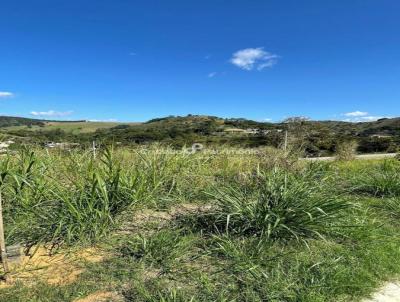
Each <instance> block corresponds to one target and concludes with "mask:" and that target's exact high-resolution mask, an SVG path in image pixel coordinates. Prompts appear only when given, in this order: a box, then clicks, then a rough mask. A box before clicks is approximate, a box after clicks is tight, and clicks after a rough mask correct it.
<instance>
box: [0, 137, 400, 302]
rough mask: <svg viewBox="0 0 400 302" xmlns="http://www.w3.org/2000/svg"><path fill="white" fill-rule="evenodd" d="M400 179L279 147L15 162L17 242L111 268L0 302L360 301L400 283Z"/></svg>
mask: <svg viewBox="0 0 400 302" xmlns="http://www.w3.org/2000/svg"><path fill="white" fill-rule="evenodd" d="M399 171H400V163H399V162H398V161H397V160H396V159H391V160H385V161H345V162H344V161H337V162H331V163H309V162H307V161H298V160H297V159H296V158H295V157H293V156H292V153H290V152H283V151H282V150H276V149H271V148H259V149H250V150H249V149H235V148H217V147H215V148H214V149H205V150H203V151H200V152H191V151H190V150H189V151H187V150H186V149H184V150H178V151H177V150H176V149H174V148H169V147H165V146H161V145H146V146H137V147H135V148H127V147H121V148H117V149H113V148H111V147H110V148H103V149H102V150H97V153H96V154H94V153H93V152H92V150H90V149H88V150H84V151H82V150H71V151H64V150H47V151H45V150H43V149H41V148H32V147H31V148H29V149H22V150H19V151H18V153H10V154H9V155H3V157H2V158H1V162H0V175H1V178H0V180H1V181H0V185H1V186H0V187H1V192H2V196H3V202H4V220H5V226H6V236H7V244H8V245H10V244H13V243H21V244H23V245H24V246H26V247H28V248H30V249H31V251H34V250H35V249H36V248H37V247H39V246H43V245H45V246H47V247H49V248H50V250H51V251H52V252H53V253H65V252H66V251H70V250H71V249H72V250H76V249H78V250H80V249H84V248H86V247H96V249H97V251H98V253H101V254H102V255H104V257H103V258H102V260H101V261H99V262H87V263H85V264H84V270H83V272H82V273H81V274H80V275H79V277H78V279H76V280H72V281H70V282H68V283H57V284H51V283H50V284H49V283H47V282H45V281H43V280H41V279H40V278H39V279H38V280H34V282H32V280H30V281H28V280H26V279H22V280H20V281H19V282H18V283H16V284H15V285H14V286H11V287H6V288H2V289H0V300H1V301H3V300H4V301H11V302H12V301H74V299H77V298H82V297H86V296H88V295H89V294H91V293H95V292H99V291H102V292H104V291H106V292H108V293H112V294H113V295H114V296H113V297H114V298H112V299H111V300H112V301H350V300H358V299H361V297H364V296H366V295H368V294H370V293H371V292H373V291H374V290H375V288H376V287H378V286H379V285H380V283H381V282H383V281H385V280H388V279H390V278H396V277H397V276H398V275H399V274H400V260H399V259H400V241H399V239H398V233H399V231H400V225H399V224H398V218H399V213H400V212H399V201H398V197H399V196H400V189H399V188H400V177H399V175H400V174H399ZM60 270H61V268H60Z"/></svg>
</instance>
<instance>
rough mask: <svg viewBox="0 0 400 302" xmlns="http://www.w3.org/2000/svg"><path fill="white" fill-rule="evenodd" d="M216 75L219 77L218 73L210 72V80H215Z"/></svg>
mask: <svg viewBox="0 0 400 302" xmlns="http://www.w3.org/2000/svg"><path fill="white" fill-rule="evenodd" d="M216 75H217V73H216V72H210V73H209V74H208V77H209V78H213V77H215V76H216Z"/></svg>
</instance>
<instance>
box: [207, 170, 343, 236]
mask: <svg viewBox="0 0 400 302" xmlns="http://www.w3.org/2000/svg"><path fill="white" fill-rule="evenodd" d="M211 194H212V196H213V197H214V198H215V201H216V203H217V209H216V212H215V213H214V214H213V217H214V221H215V222H214V223H215V226H216V227H217V228H218V229H219V230H220V231H221V232H223V231H226V232H228V233H234V234H242V235H255V236H258V237H260V238H267V239H268V238H271V239H293V238H294V239H297V240H299V239H304V238H309V237H314V236H322V235H323V234H325V233H327V232H328V231H329V230H330V227H331V226H332V223H333V222H337V219H338V218H339V217H340V214H341V212H342V210H343V209H345V208H346V207H347V206H348V204H347V202H346V201H344V200H343V198H341V197H340V196H338V195H337V194H335V193H333V192H332V190H331V189H329V183H328V179H327V178H326V177H324V178H321V175H320V174H319V173H318V172H315V171H314V170H311V171H310V170H305V171H303V172H301V173H287V172H285V171H283V170H275V171H273V172H270V173H268V172H263V173H260V174H259V175H257V176H256V177H255V181H254V183H253V184H252V185H249V186H247V187H244V188H243V187H240V186H238V185H233V186H224V187H222V188H219V189H216V191H215V192H213V193H211Z"/></svg>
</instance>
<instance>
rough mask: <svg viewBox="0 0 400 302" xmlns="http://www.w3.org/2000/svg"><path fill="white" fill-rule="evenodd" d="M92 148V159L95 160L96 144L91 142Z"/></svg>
mask: <svg viewBox="0 0 400 302" xmlns="http://www.w3.org/2000/svg"><path fill="white" fill-rule="evenodd" d="M92 148H93V158H94V159H96V142H95V141H93V143H92Z"/></svg>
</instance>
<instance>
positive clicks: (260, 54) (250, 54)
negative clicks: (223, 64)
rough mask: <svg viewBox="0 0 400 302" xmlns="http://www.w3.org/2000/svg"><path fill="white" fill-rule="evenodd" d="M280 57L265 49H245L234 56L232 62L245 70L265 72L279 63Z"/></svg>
mask: <svg viewBox="0 0 400 302" xmlns="http://www.w3.org/2000/svg"><path fill="white" fill-rule="evenodd" d="M278 58H279V56H278V55H275V54H272V53H270V52H268V51H265V50H264V48H263V47H258V48H245V49H241V50H238V51H237V52H235V53H234V54H233V55H232V58H231V59H230V62H231V63H232V64H233V65H235V66H237V67H239V68H241V69H244V70H253V69H257V70H263V69H264V68H268V67H272V66H274V65H275V64H276V63H277V62H278Z"/></svg>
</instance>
